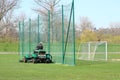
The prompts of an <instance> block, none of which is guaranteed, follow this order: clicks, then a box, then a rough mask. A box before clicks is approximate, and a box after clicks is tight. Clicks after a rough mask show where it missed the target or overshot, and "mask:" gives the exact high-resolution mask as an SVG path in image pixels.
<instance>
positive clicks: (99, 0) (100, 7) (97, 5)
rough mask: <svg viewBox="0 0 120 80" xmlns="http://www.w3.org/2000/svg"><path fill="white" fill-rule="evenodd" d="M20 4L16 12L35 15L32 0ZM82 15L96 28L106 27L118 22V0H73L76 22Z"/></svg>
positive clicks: (119, 9)
mask: <svg viewBox="0 0 120 80" xmlns="http://www.w3.org/2000/svg"><path fill="white" fill-rule="evenodd" d="M64 1H65V0H64ZM66 1H67V0H66ZM68 1H70V0H68ZM20 6H21V8H19V10H17V12H16V14H19V13H21V12H22V13H25V14H26V15H27V17H29V18H33V17H35V16H37V14H35V12H33V11H32V10H31V9H32V8H34V7H35V3H34V0H23V1H22V2H21V5H20ZM83 16H84V17H88V18H89V19H90V20H91V21H92V22H93V24H95V26H96V27H98V28H100V27H108V25H109V24H110V23H112V22H120V0H75V20H76V23H77V24H78V23H79V22H80V17H83Z"/></svg>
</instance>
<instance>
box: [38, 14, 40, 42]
mask: <svg viewBox="0 0 120 80" xmlns="http://www.w3.org/2000/svg"><path fill="white" fill-rule="evenodd" d="M39 42H40V17H39V15H38V43H39Z"/></svg>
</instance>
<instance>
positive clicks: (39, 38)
mask: <svg viewBox="0 0 120 80" xmlns="http://www.w3.org/2000/svg"><path fill="white" fill-rule="evenodd" d="M74 33H75V31H74V5H73V2H72V4H69V5H67V6H62V7H60V8H59V9H58V10H57V11H56V12H50V11H48V14H47V16H45V15H39V16H38V18H36V19H35V20H31V19H30V20H29V21H22V22H20V23H19V41H20V43H19V53H20V59H22V58H23V57H24V56H25V55H26V54H30V55H31V54H32V53H33V51H34V50H35V47H36V46H37V44H38V43H39V42H42V43H43V46H44V50H45V51H46V52H47V53H50V54H51V55H52V59H53V62H55V63H63V64H69V65H74V64H75V46H74V44H75V42H74V39H75V38H74V37H75V35H74Z"/></svg>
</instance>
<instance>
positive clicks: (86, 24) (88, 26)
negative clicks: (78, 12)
mask: <svg viewBox="0 0 120 80" xmlns="http://www.w3.org/2000/svg"><path fill="white" fill-rule="evenodd" d="M79 28H80V30H81V31H84V30H90V31H92V30H94V25H93V23H92V22H91V21H90V20H89V18H88V17H81V20H80V26H79Z"/></svg>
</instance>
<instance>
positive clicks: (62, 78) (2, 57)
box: [0, 54, 120, 80]
mask: <svg viewBox="0 0 120 80" xmlns="http://www.w3.org/2000/svg"><path fill="white" fill-rule="evenodd" d="M0 80H120V62H92V61H77V64H76V66H66V65H58V64H32V63H26V64H25V63H19V62H18V55H16V54H9V55H8V54H0Z"/></svg>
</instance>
